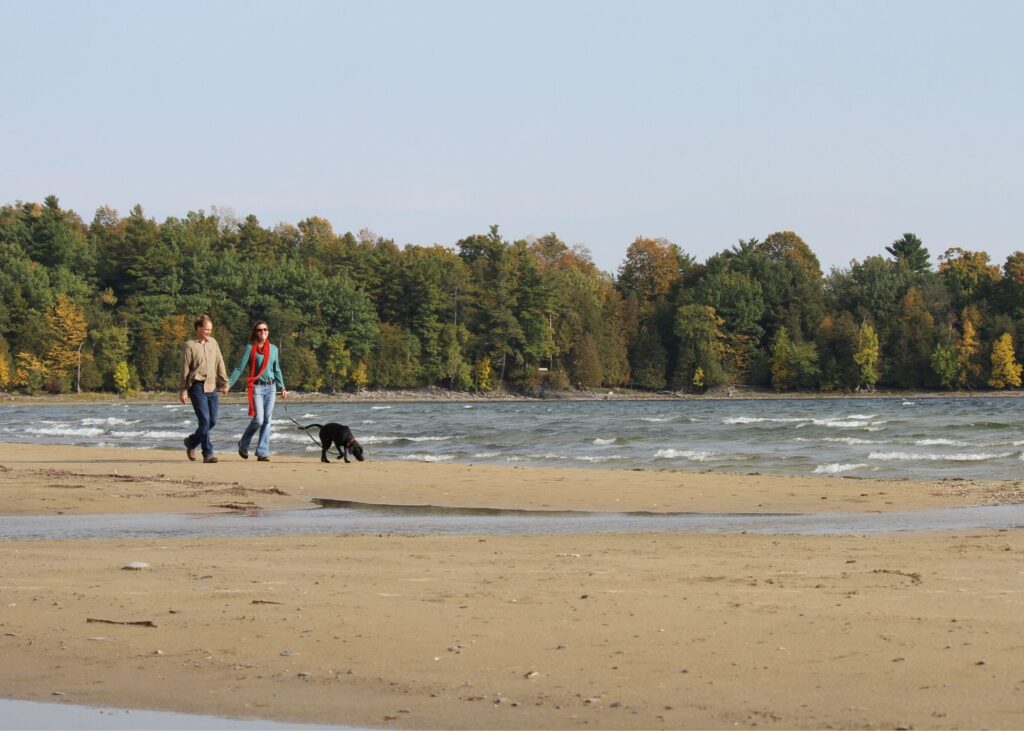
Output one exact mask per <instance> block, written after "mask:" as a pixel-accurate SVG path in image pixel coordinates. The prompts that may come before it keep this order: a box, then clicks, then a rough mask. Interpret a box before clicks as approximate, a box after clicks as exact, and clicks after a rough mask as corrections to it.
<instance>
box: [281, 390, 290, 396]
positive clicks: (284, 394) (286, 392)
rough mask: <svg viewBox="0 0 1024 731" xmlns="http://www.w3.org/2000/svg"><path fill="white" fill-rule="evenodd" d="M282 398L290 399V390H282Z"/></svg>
mask: <svg viewBox="0 0 1024 731" xmlns="http://www.w3.org/2000/svg"><path fill="white" fill-rule="evenodd" d="M281 398H288V389H287V388H282V389H281Z"/></svg>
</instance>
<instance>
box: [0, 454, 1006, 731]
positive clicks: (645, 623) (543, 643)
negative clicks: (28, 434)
mask: <svg viewBox="0 0 1024 731" xmlns="http://www.w3.org/2000/svg"><path fill="white" fill-rule="evenodd" d="M222 460H223V461H222V462H220V463H219V464H216V465H203V464H201V463H197V464H193V463H189V462H187V461H186V460H185V457H184V453H183V450H182V452H180V453H179V452H171V451H158V450H152V451H146V450H127V449H89V448H71V447H38V446H27V445H9V444H4V445H0V466H2V467H0V513H2V514H9V515H10V514H18V515H32V514H55V513H68V514H89V513H115V512H116V513H155V512H220V511H224V510H252V509H256V508H262V509H277V508H294V507H302V506H307V505H308V499H309V498H312V497H326V498H334V499H348V500H357V501H363V502H377V503H397V504H435V505H453V506H479V507H505V508H546V509H584V510H585V509H591V510H616V511H619V510H653V511H708V512H821V511H879V510H908V509H914V508H926V507H927V508H933V507H941V506H960V505H979V504H991V503H1004V502H1020V501H1021V500H1022V499H1024V497H1022V494H1021V487H1020V485H1018V484H1017V483H1015V482H1003V483H978V482H972V481H941V482H934V483H930V482H912V481H898V480H897V481H871V480H854V479H842V478H835V477H831V478H828V477H822V478H783V477H769V476H763V475H746V476H741V475H722V474H711V473H707V474H694V473H683V472H646V471H645V472H632V471H629V472H624V471H612V470H576V469H572V470H554V469H522V468H500V467H481V466H471V465H440V464H420V463H415V464H413V463H384V462H364V463H360V464H356V463H353V464H349V465H345V464H330V465H323V464H321V463H320V462H318V461H316V459H315V456H313V457H302V458H300V457H295V458H289V457H285V458H281V459H276V458H275V459H274V460H273V461H271V462H270V463H256V462H254V461H253V460H249V461H248V462H243V461H242V460H240V459H239V458H238V457H237V456H234V455H222ZM1022 554H1024V532H1022V531H1020V530H1014V531H964V532H960V533H957V534H949V533H944V534H895V535H881V536H877V535H876V536H869V537H843V536H833V537H798V536H783V537H779V536H758V535H745V534H731V535H671V534H642V535H639V534H638V535H623V534H609V535H555V536H529V537H503V536H502V537H499V536H490V537H479V536H408V535H372V536H295V537H267V538H258V539H257V538H216V539H206V538H202V539H162V540H129V539H119V540H94V541H63V542H54V541H38V542H36V541H32V542H0V561H2V563H0V565H2V566H3V569H2V573H0V591H2V602H0V635H2V636H0V643H2V644H0V647H2V648H3V653H4V658H5V660H6V662H4V663H2V664H0V696H5V697H12V698H22V699H31V700H47V701H58V702H60V701H63V702H72V703H84V704H105V705H113V706H122V707H134V708H152V709H164V710H177V711H183V712H190V713H206V714H222V715H223V714H227V715H235V716H240V717H265V718H277V719H285V720H293V721H309V722H318V723H339V724H347V725H356V726H380V727H395V728H577V727H587V728H679V727H691V728H724V727H736V726H739V727H747V728H752V727H770V728H796V727H799V728H822V727H843V728H862V727H894V728H895V727H900V726H904V727H910V726H914V727H917V728H926V727H927V728H965V727H970V728H975V727H1000V728H1021V727H1024V665H1022V663H1021V661H1020V657H1021V649H1022V648H1021V645H1022V643H1024V640H1021V639H1020V637H1021V636H1022V634H1024V633H1022V631H1021V630H1022V629H1024V612H1022V609H1024V571H1022V569H1021V566H1022V563H1021V557H1022ZM129 562H144V563H146V564H148V568H144V569H142V570H136V571H132V570H125V569H123V568H122V567H123V566H125V565H126V564H128V563H129ZM90 620H92V621H90ZM121 623H142V624H121ZM146 623H149V624H146ZM150 625H155V626H150ZM54 694H59V695H54Z"/></svg>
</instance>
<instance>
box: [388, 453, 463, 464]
mask: <svg viewBox="0 0 1024 731" xmlns="http://www.w3.org/2000/svg"><path fill="white" fill-rule="evenodd" d="M399 459H404V460H406V461H407V462H449V461H451V460H453V459H455V455H454V454H403V455H402V456H401V457H399Z"/></svg>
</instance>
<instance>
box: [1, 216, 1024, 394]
mask: <svg viewBox="0 0 1024 731" xmlns="http://www.w3.org/2000/svg"><path fill="white" fill-rule="evenodd" d="M885 251H886V252H888V254H889V255H891V257H892V258H888V257H885V256H871V257H868V258H866V259H865V260H864V261H862V262H857V261H853V262H851V264H850V266H849V267H848V268H844V269H834V270H833V271H832V272H831V273H830V274H829V276H828V277H824V276H823V275H822V273H821V270H820V265H819V262H818V259H817V257H816V256H815V254H814V253H813V252H812V251H811V249H810V247H809V246H808V245H807V244H806V243H805V242H804V241H803V240H802V239H801V238H800V236H798V235H797V234H796V233H794V232H791V231H782V232H777V233H772V234H770V235H769V236H767V237H766V238H765V239H763V240H758V239H753V238H752V239H748V240H744V241H740V242H739V244H738V245H736V246H735V247H733V248H731V249H729V250H725V251H722V252H720V253H717V254H715V255H713V256H711V257H710V258H709V259H708V260H707V261H706V262H705V263H704V264H698V263H697V262H695V261H694V260H693V259H692V257H690V256H689V255H687V254H686V253H684V251H683V250H682V249H681V248H680V247H679V246H677V245H675V244H672V243H670V242H668V241H666V240H665V239H659V238H645V237H638V238H636V239H635V240H634V241H633V242H632V243H631V244H630V245H629V247H628V248H627V251H626V252H625V258H624V260H623V263H622V266H621V267H620V268H619V269H618V272H617V276H613V275H612V274H609V273H606V272H602V271H600V270H599V269H598V268H597V267H596V266H595V265H594V263H593V261H592V260H591V258H590V255H589V252H587V250H586V249H585V248H584V247H583V246H581V245H572V246H570V245H568V244H566V243H564V242H563V241H561V240H560V239H559V238H558V236H557V235H555V234H554V233H549V234H545V235H544V236H541V237H540V238H537V239H533V240H529V241H512V242H509V241H506V240H504V239H503V238H502V236H501V234H500V232H499V229H498V227H497V226H492V227H491V228H490V229H489V230H488V231H487V232H486V233H483V234H474V235H471V236H468V237H466V238H464V239H462V240H460V241H458V242H457V243H456V244H455V246H454V247H451V248H449V247H446V246H441V245H431V246H419V245H412V244H410V245H406V246H404V247H402V246H399V245H397V244H396V243H395V242H393V241H391V240H388V239H386V238H383V237H380V236H378V235H377V234H375V233H373V232H372V231H369V230H366V229H363V230H360V231H358V232H356V233H352V232H345V233H336V232H335V231H334V229H333V227H332V225H331V224H330V223H329V222H328V221H326V220H324V219H323V218H319V217H316V216H313V217H310V218H307V219H305V220H303V221H300V222H299V223H298V224H296V225H291V224H287V223H284V224H279V225H276V226H274V227H273V228H267V227H264V226H263V225H262V224H260V222H259V220H258V219H256V217H255V216H251V215H250V216H242V217H238V216H235V215H234V213H233V212H232V211H230V210H229V209H221V210H218V209H213V210H212V211H211V212H210V213H207V212H204V211H189V212H187V213H186V214H185V215H183V216H180V217H170V218H167V219H166V220H165V221H163V222H158V221H156V220H154V219H152V218H150V217H148V216H146V215H145V213H144V211H143V209H142V207H141V205H137V206H134V207H133V208H132V209H131V210H130V211H129V212H128V215H126V216H123V217H122V216H121V215H119V214H118V213H117V211H114V210H112V209H110V208H106V207H104V208H100V209H99V210H97V211H96V212H95V215H94V217H93V218H92V221H91V223H89V224H88V225H86V224H84V223H83V222H82V219H81V218H80V217H79V216H78V214H77V213H75V212H74V211H69V210H64V209H62V208H61V206H60V203H59V201H58V199H57V198H56V197H55V196H49V197H47V198H46V199H45V200H44V201H42V202H38V203H36V202H28V203H26V202H17V203H15V204H11V205H2V206H0V339H2V340H0V343H3V344H5V347H6V350H7V353H8V355H7V357H6V365H5V363H4V362H2V361H3V358H2V353H0V379H2V378H6V381H7V385H8V387H10V386H15V387H20V388H24V389H27V390H34V391H38V390H42V389H48V390H51V391H64V390H68V389H70V388H74V387H77V386H79V385H80V386H81V387H82V388H86V389H88V388H107V389H112V390H122V391H123V388H124V384H125V378H126V376H125V372H124V367H122V366H121V364H122V363H124V364H126V365H127V368H128V376H127V378H128V384H129V385H128V388H147V389H168V388H171V389H176V388H177V385H178V384H177V378H178V375H177V370H178V367H179V365H180V357H181V346H182V341H183V340H184V339H185V338H186V337H188V336H189V335H191V321H192V319H193V318H194V317H195V316H196V315H197V314H198V313H200V312H207V313H209V314H210V315H211V316H212V317H213V320H214V323H215V337H216V338H217V340H218V341H219V343H220V345H221V349H222V351H223V352H224V354H225V357H226V358H227V359H228V360H229V361H232V360H234V359H235V358H237V357H238V354H239V353H240V352H241V348H242V347H243V344H244V343H245V342H246V340H247V337H248V332H249V328H250V327H251V325H252V322H253V321H254V320H255V319H265V320H267V321H268V322H270V324H271V330H272V336H271V339H272V341H273V342H274V343H276V344H277V345H278V347H279V348H280V350H281V356H282V357H281V364H282V368H283V369H284V374H285V381H286V382H287V383H288V385H289V387H290V388H297V389H310V390H312V389H320V388H324V387H327V388H331V389H339V388H347V387H355V388H357V389H359V388H363V387H367V386H374V387H401V388H406V387H419V386H428V385H439V386H446V387H449V388H455V389H473V388H477V389H481V390H489V389H491V388H494V387H503V388H510V389H534V388H539V387H541V386H542V385H546V386H547V387H556V386H557V387H564V386H565V385H566V384H570V383H571V384H573V385H577V386H580V387H587V388H591V387H593V388H596V387H602V386H604V387H609V386H618V385H625V384H632V385H633V386H636V387H638V388H647V389H652V390H659V389H664V388H666V387H668V386H671V387H673V388H684V389H695V390H704V389H707V388H711V387H713V386H715V385H718V384H721V383H726V382H730V383H741V382H742V383H748V384H752V385H769V384H771V385H773V386H775V387H776V388H781V389H796V388H800V389H820V390H852V389H854V388H856V387H858V386H860V387H868V388H870V387H872V386H873V385H875V384H876V383H877V384H878V385H879V386H899V387H902V388H928V387H939V386H941V387H944V388H965V387H969V388H995V387H997V386H995V385H993V383H994V382H1001V383H1004V384H1006V383H1012V379H1010V378H1009V375H1008V373H1009V372H1006V368H1007V366H1002V365H1001V366H1000V367H1001V368H1002V369H1003V371H1002V373H1003V375H1002V377H1001V379H1000V377H998V375H997V374H996V372H995V371H994V368H995V364H990V363H989V360H988V358H987V357H985V356H984V355H983V354H987V353H990V352H991V353H995V352H999V353H1004V351H1005V346H1004V345H1002V344H999V343H1000V342H1001V337H1002V335H1003V334H1004V333H1006V334H1009V335H1011V337H1014V338H1016V339H1017V341H1020V340H1021V339H1022V338H1024V253H1021V252H1016V253H1015V254H1014V255H1012V256H1010V257H1008V259H1007V261H1006V263H1005V265H1004V266H1003V267H1002V269H1001V270H1000V268H998V267H996V266H993V265H991V264H990V263H989V261H988V255H987V254H985V253H984V252H970V251H965V250H963V249H959V248H950V249H947V250H946V252H945V253H944V254H943V256H942V257H940V264H939V267H938V270H937V271H933V270H932V269H931V267H930V265H929V261H928V252H927V250H926V249H925V248H924V246H923V244H922V243H921V242H920V240H919V239H918V238H917V237H916V236H914V235H913V234H905V235H904V236H903V237H902V238H900V239H897V240H896V241H894V242H893V243H892V244H891V245H890V246H888V247H885ZM864 324H870V326H871V327H872V328H873V329H874V334H875V337H877V343H878V344H877V348H876V347H875V345H873V344H872V341H871V337H870V333H869V332H867V331H865V330H863V327H862V326H863V325H864ZM997 344H999V347H998V351H997V348H996V346H997ZM10 354H18V356H17V358H12V357H11V355H10ZM951 354H952V360H951V357H950V356H951ZM1000 358H1001V359H1002V360H1001V361H1000V363H1004V362H1008V361H1006V359H1005V357H1004V355H1000ZM5 367H6V372H7V375H6V376H4V370H3V369H4V368H5ZM541 367H543V368H546V369H548V370H546V371H541V370H540V369H541ZM989 376H992V378H989ZM990 381H992V382H993V383H990ZM119 384H120V385H119ZM0 387H3V385H2V381H0Z"/></svg>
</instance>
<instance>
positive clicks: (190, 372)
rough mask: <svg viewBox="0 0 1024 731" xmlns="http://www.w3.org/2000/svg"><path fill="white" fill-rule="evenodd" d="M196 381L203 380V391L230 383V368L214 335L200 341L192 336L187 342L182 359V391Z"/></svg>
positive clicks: (210, 391) (210, 390) (214, 389)
mask: <svg viewBox="0 0 1024 731" xmlns="http://www.w3.org/2000/svg"><path fill="white" fill-rule="evenodd" d="M196 381H202V382H203V391H204V392H205V393H212V392H213V391H216V390H217V389H218V388H220V387H221V386H226V385H227V383H228V369H227V367H226V366H225V365H224V356H223V355H221V354H220V346H219V345H217V341H216V340H214V339H213V338H212V337H211V338H207V339H206V341H205V342H202V343H200V342H199V341H198V340H196V339H195V338H190V339H189V340H188V341H187V342H186V343H185V352H184V353H183V357H182V359H181V392H182V393H185V391H187V390H188V388H189V386H191V385H192V384H193V383H195V382H196Z"/></svg>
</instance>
